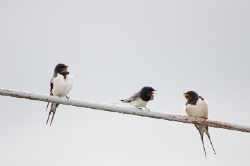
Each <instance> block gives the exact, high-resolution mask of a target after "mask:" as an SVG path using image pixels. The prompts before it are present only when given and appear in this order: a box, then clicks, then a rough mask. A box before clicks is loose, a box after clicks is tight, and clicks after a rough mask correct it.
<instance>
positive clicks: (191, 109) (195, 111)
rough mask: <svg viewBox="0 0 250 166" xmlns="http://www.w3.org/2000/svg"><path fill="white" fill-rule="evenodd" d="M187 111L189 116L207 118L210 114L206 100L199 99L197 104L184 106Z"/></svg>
mask: <svg viewBox="0 0 250 166" xmlns="http://www.w3.org/2000/svg"><path fill="white" fill-rule="evenodd" d="M184 110H185V112H186V113H187V115H188V116H192V117H200V118H207V116H208V105H207V102H206V101H205V100H201V99H199V100H197V102H196V105H190V104H188V105H187V106H185V107H184Z"/></svg>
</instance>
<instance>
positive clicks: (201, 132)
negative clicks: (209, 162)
mask: <svg viewBox="0 0 250 166" xmlns="http://www.w3.org/2000/svg"><path fill="white" fill-rule="evenodd" d="M194 126H195V127H196V128H197V130H198V131H199V134H200V136H201V142H202V145H203V150H204V153H205V157H206V158H207V152H206V149H205V146H204V140H203V132H204V131H203V130H202V125H194Z"/></svg>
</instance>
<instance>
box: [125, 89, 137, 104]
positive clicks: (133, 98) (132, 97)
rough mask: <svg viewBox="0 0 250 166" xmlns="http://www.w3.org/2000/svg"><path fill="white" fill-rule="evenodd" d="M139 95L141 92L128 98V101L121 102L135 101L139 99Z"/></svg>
mask: <svg viewBox="0 0 250 166" xmlns="http://www.w3.org/2000/svg"><path fill="white" fill-rule="evenodd" d="M140 94H141V91H139V92H137V93H135V94H133V95H132V96H131V97H130V98H128V99H126V100H123V102H128V103H129V102H131V101H133V100H135V99H136V98H137V97H139V96H140Z"/></svg>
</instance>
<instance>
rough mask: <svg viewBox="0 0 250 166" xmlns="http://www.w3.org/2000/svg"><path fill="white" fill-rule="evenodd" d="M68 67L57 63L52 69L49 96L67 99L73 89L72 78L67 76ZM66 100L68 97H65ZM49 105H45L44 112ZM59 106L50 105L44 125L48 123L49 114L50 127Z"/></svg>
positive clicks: (55, 104)
mask: <svg viewBox="0 0 250 166" xmlns="http://www.w3.org/2000/svg"><path fill="white" fill-rule="evenodd" d="M67 68H68V66H66V65H65V64H62V63H59V64H58V65H56V67H55V69H54V74H53V76H52V78H51V80H50V95H51V96H58V97H65V96H66V97H67V94H68V93H69V91H70V90H71V89H72V87H73V81H74V77H73V76H72V75H70V74H69V72H68V70H67ZM67 98H68V97H67ZM48 105H49V103H48V104H47V107H46V110H47V108H48ZM58 105H59V104H57V103H52V104H51V107H50V112H49V116H48V119H47V122H46V124H47V123H48V121H49V117H50V114H51V113H53V115H52V119H51V122H50V125H51V124H52V121H53V119H54V115H55V113H56V108H57V107H58Z"/></svg>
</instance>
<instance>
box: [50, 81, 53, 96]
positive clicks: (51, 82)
mask: <svg viewBox="0 0 250 166" xmlns="http://www.w3.org/2000/svg"><path fill="white" fill-rule="evenodd" d="M52 79H53V77H52V78H51V80H50V96H53V94H52V89H53V81H52Z"/></svg>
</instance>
